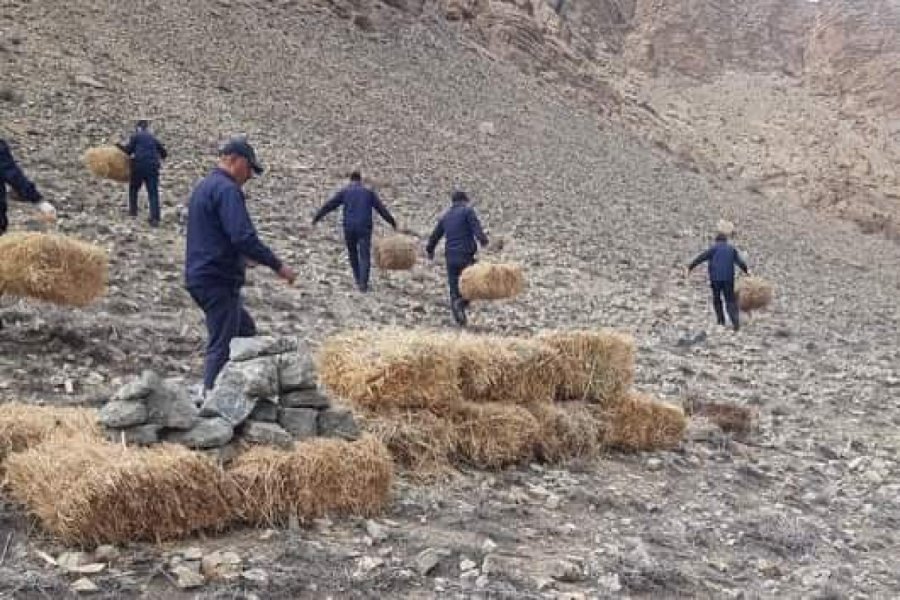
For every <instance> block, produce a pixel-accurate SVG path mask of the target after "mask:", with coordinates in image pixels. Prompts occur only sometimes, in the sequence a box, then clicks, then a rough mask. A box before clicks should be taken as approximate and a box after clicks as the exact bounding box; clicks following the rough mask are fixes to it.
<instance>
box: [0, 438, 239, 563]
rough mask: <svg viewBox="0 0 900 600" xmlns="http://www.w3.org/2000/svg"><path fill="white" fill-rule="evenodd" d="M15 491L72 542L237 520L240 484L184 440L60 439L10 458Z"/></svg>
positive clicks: (147, 535) (174, 534) (157, 537)
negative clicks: (148, 444) (145, 444)
mask: <svg viewBox="0 0 900 600" xmlns="http://www.w3.org/2000/svg"><path fill="white" fill-rule="evenodd" d="M6 467H7V480H8V483H9V489H10V494H11V496H12V497H13V498H14V499H15V500H16V501H18V502H20V503H21V504H23V505H24V506H25V507H26V508H27V509H28V511H29V512H30V513H31V514H33V515H34V516H36V517H37V518H38V520H39V521H40V522H41V524H42V525H43V527H44V528H45V529H47V530H48V531H50V532H51V533H53V534H55V535H57V536H59V537H60V538H61V539H62V540H63V541H64V542H66V543H76V544H85V545H95V544H104V543H109V544H115V543H123V542H129V541H133V540H149V541H161V540H166V539H174V538H178V537H182V536H184V535H187V534H189V533H191V532H194V531H198V530H203V529H221V528H223V527H225V526H226V525H228V524H229V523H230V522H232V521H233V517H234V515H233V505H234V503H235V493H236V490H235V488H234V487H233V486H232V485H231V484H230V482H229V480H228V478H227V477H226V476H225V473H224V471H222V469H221V468H220V467H218V466H217V465H216V464H215V462H214V461H213V460H212V459H211V458H209V457H206V456H204V455H202V454H200V453H196V452H193V451H191V450H188V449H187V448H184V447H182V446H174V445H167V444H164V445H160V446H155V447H153V448H140V449H138V448H134V447H125V446H123V445H120V444H111V443H106V442H102V441H98V440H96V439H93V438H89V437H81V436H73V437H53V438H51V439H50V440H48V441H46V442H44V443H42V444H40V445H39V446H36V447H34V448H32V449H30V450H27V451H25V452H21V453H18V454H14V455H12V456H10V457H9V458H8V459H7V461H6Z"/></svg>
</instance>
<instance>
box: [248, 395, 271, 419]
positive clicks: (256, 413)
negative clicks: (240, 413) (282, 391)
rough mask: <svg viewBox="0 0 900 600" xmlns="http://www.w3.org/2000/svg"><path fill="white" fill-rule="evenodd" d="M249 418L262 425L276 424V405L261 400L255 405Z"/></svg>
mask: <svg viewBox="0 0 900 600" xmlns="http://www.w3.org/2000/svg"><path fill="white" fill-rule="evenodd" d="M250 418H251V419H253V420H254V421H262V422H264V423H276V422H277V421H278V405H277V404H275V403H274V402H269V401H267V400H261V401H259V402H257V403H256V406H255V407H254V408H253V412H252V413H250Z"/></svg>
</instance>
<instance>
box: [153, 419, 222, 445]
mask: <svg viewBox="0 0 900 600" xmlns="http://www.w3.org/2000/svg"><path fill="white" fill-rule="evenodd" d="M232 437H234V429H233V428H232V426H231V423H229V422H228V421H226V420H225V419H223V418H221V417H213V418H210V419H202V418H201V419H197V423H196V425H194V426H193V427H192V428H191V429H189V430H187V431H170V432H168V433H166V434H165V435H164V436H163V439H164V440H165V441H167V442H171V443H173V444H182V445H184V446H187V447H189V448H196V449H206V448H217V447H219V446H224V445H225V444H227V443H228V442H230V441H231V438H232Z"/></svg>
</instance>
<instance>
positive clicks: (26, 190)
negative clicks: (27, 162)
mask: <svg viewBox="0 0 900 600" xmlns="http://www.w3.org/2000/svg"><path fill="white" fill-rule="evenodd" d="M7 185H9V186H10V187H11V188H12V189H13V190H15V191H16V195H14V196H13V197H14V198H16V199H18V200H24V201H25V202H31V203H32V204H36V205H37V208H38V210H40V211H41V213H43V214H44V216H45V218H47V219H49V220H53V219H55V218H56V209H55V208H53V205H52V204H50V203H49V202H47V201H46V200H44V199H43V197H42V196H41V193H40V192H38V190H37V188H36V187H35V185H34V184H33V183H32V182H31V181H30V180H29V179H28V178H27V177H25V174H24V173H23V172H22V169H20V168H19V165H17V164H16V160H15V159H14V158H13V155H12V152H11V151H10V149H9V146H7V145H6V142H5V141H4V140H3V139H2V138H0V235H3V234H4V233H6V229H7V228H8V227H9V220H8V219H7V217H6V186H7Z"/></svg>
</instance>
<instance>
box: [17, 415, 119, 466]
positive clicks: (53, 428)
mask: <svg viewBox="0 0 900 600" xmlns="http://www.w3.org/2000/svg"><path fill="white" fill-rule="evenodd" d="M54 434H56V435H76V434H80V435H81V436H83V437H84V436H94V437H96V438H97V439H100V438H101V437H102V433H101V431H100V425H99V422H98V417H97V411H96V410H94V409H92V408H80V407H62V406H34V405H31V404H21V403H19V402H8V403H6V404H0V463H2V461H3V460H4V459H6V457H7V456H8V455H10V454H12V453H14V452H22V451H24V450H28V449H29V448H32V447H33V446H37V445H38V444H40V443H41V442H44V441H46V440H47V439H49V438H50V437H51V436H53V435H54Z"/></svg>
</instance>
